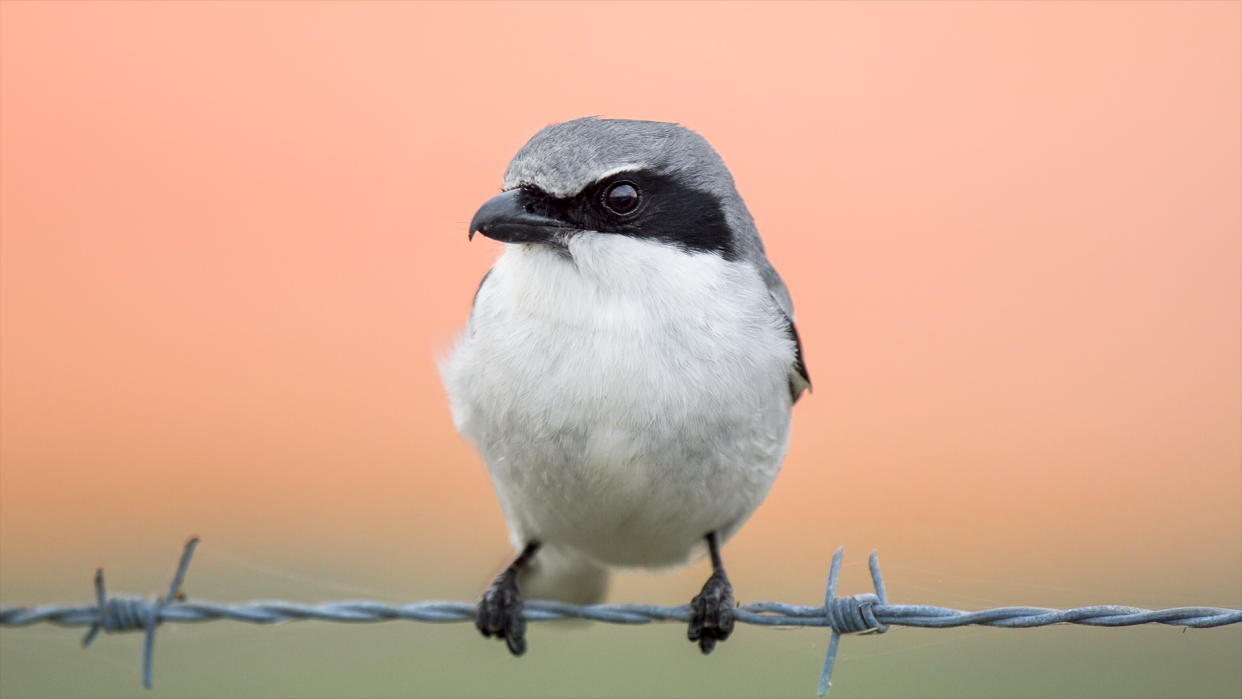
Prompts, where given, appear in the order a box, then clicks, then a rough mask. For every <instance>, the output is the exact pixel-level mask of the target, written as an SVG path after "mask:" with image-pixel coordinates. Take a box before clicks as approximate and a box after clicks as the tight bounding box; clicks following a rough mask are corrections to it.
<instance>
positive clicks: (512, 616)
mask: <svg viewBox="0 0 1242 699" xmlns="http://www.w3.org/2000/svg"><path fill="white" fill-rule="evenodd" d="M474 625H475V626H476V627H477V628H478V629H479V631H480V632H481V633H482V634H483V635H484V636H485V637H488V638H491V637H492V636H495V637H496V638H498V639H504V641H505V645H506V646H508V647H509V652H510V653H512V654H514V655H521V654H523V653H525V652H526V618H525V617H524V616H522V595H521V593H520V592H518V586H517V573H516V571H513V570H506V571H505V572H503V573H501V574H500V575H499V576H497V577H496V580H495V581H493V582H492V584H491V587H488V588H487V590H486V591H485V592H484V593H483V596H482V597H481V598H480V599H479V607H478V610H477V611H476V612H475V615H474Z"/></svg>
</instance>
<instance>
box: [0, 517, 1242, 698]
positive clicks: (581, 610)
mask: <svg viewBox="0 0 1242 699" xmlns="http://www.w3.org/2000/svg"><path fill="white" fill-rule="evenodd" d="M197 546H198V539H197V538H191V539H190V540H189V541H187V542H186V544H185V549H184V550H183V551H182V554H181V560H180V562H179V563H178V564H177V570H176V573H175V574H174V575H173V579H172V583H171V584H170V585H169V587H168V594H167V595H165V596H163V597H156V598H154V599H144V598H142V597H138V596H135V595H112V596H108V594H107V590H106V588H105V586H104V578H103V569H98V570H96V571H95V603H94V604H79V605H67V604H45V605H38V606H34V607H19V606H3V607H0V626H29V625H31V624H38V623H48V624H56V625H58V626H89V627H90V629H89V630H88V631H87V632H86V636H85V637H83V639H82V645H83V646H89V645H90V644H91V642H92V641H94V640H95V637H96V636H98V635H99V632H100V631H104V632H106V633H115V632H124V631H138V630H141V631H142V632H143V634H144V637H143V644H142V684H143V686H144V687H146V688H147V689H150V688H151V686H152V681H153V674H154V668H153V663H154V649H155V629H156V627H158V626H159V625H160V624H161V623H164V622H204V621H213V620H217V619H228V620H232V621H241V622H246V623H250V624H274V623H278V622H282V621H303V620H316V621H332V622H345V623H376V622H382V621H397V620H401V621H421V622H429V623H453V622H463V621H474V615H475V606H476V605H475V604H474V603H472V602H440V601H429V602H413V603H410V604H388V603H385V602H375V601H371V600H347V601H342V602H324V603H321V604H299V603H296V602H285V601H281V600H258V601H253V602H245V603H242V604H221V603H218V602H210V601H206V600H190V599H186V598H185V596H184V595H182V594H181V585H182V583H183V582H184V581H185V575H186V571H187V569H188V568H189V565H190V559H191V558H192V557H193V556H194V550H195V548H196V547H197ZM844 553H845V550H844V548H838V549H837V550H836V553H834V554H833V556H832V565H831V566H830V568H829V571H828V590H827V592H826V594H825V596H824V604H823V605H819V606H803V605H796V604H786V603H783V602H755V603H752V604H747V605H742V606H739V607H737V608H735V609H734V610H733V613H734V616H735V618H736V620H737V621H738V622H741V623H743V624H753V625H756V626H787V627H788V626H806V627H822V628H828V629H831V630H832V636H831V638H830V639H829V642H828V653H827V656H826V657H825V658H824V666H823V669H822V671H821V672H820V679H819V687H818V689H819V695H820V696H823V695H824V694H825V693H826V692H827V691H828V687H829V686H831V684H832V683H831V678H832V668H833V665H834V664H835V662H836V656H837V648H838V646H839V644H840V640H841V635H842V634H847V633H884V632H885V631H887V630H888V628H889V627H890V626H914V627H921V628H937V629H943V628H950V627H954V626H971V625H979V626H998V627H1004V628H1031V627H1035V626H1048V625H1051V624H1080V625H1085V626H1135V625H1138V624H1167V625H1170V626H1181V627H1183V628H1211V627H1216V626H1226V625H1229V624H1238V623H1242V609H1228V608H1222V607H1175V608H1172V609H1157V610H1152V609H1142V608H1139V607H1125V606H1119V605H1095V606H1090V607H1078V608H1075V609H1048V608H1044V607H999V608H996V609H984V610H980V611H976V612H967V611H962V610H959V609H950V608H947V607H937V606H932V605H925V604H889V602H888V594H887V591H886V589H885V587H884V579H883V576H882V575H881V574H880V563H879V558H878V556H877V554H876V552H874V551H873V552H871V555H870V557H869V559H868V566H869V568H870V571H871V582H872V584H873V585H874V587H875V592H874V593H864V594H859V595H852V596H849V597H839V596H837V582H838V580H839V578H840V575H841V561H842V558H843V556H844ZM525 618H526V620H527V621H532V622H533V621H553V620H558V619H587V620H590V621H599V622H604V623H609V624H647V623H651V622H655V621H681V622H686V621H689V619H690V606H689V605H680V606H676V607H660V606H655V605H650V604H591V605H576V604H569V603H566V602H554V601H547V600H530V601H528V602H526V605H525Z"/></svg>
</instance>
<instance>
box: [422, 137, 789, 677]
mask: <svg viewBox="0 0 1242 699" xmlns="http://www.w3.org/2000/svg"><path fill="white" fill-rule="evenodd" d="M476 232H478V233H482V234H483V235H485V236H487V237H489V238H492V239H494V240H498V241H500V242H502V243H505V244H506V245H505V249H504V254H502V255H501V256H500V258H499V259H498V260H497V261H496V264H495V265H494V266H493V267H492V269H491V270H490V271H489V272H488V273H487V275H486V276H484V277H483V281H482V282H481V283H480V284H479V289H478V291H477V292H475V297H474V307H473V309H472V310H471V313H470V319H469V321H468V323H467V325H466V330H465V333H464V334H463V336H462V337H461V338H460V339H459V340H458V342H457V345H456V347H455V348H454V350H453V352H452V354H451V356H450V357H449V358H448V359H447V360H446V361H445V362H444V363H443V366H442V372H443V378H444V383H445V386H446V388H447V389H448V395H449V399H450V401H451V404H452V411H453V421H454V423H455V425H456V427H457V430H458V431H459V432H460V433H461V434H462V435H463V436H465V437H466V438H467V439H468V440H470V441H471V442H472V443H473V444H474V445H475V446H476V447H477V448H478V450H479V452H480V453H481V455H482V456H483V459H484V460H485V461H486V462H487V467H488V470H489V471H490V472H491V477H492V483H493V484H494V486H495V488H496V494H497V495H498V496H499V498H500V506H501V509H503V511H504V516H505V520H506V521H507V522H508V525H509V531H510V534H511V537H512V540H513V544H514V546H515V548H516V549H517V550H518V551H519V553H518V555H517V557H516V558H515V559H514V560H513V562H512V563H511V564H510V565H509V567H508V568H506V569H505V570H504V572H502V573H501V574H500V575H499V576H498V577H497V578H496V580H495V581H494V582H493V583H492V584H491V586H490V587H489V588H488V589H487V591H486V592H484V593H483V597H482V599H480V601H479V606H478V611H477V614H476V620H475V623H476V625H477V626H478V628H479V630H480V631H482V632H483V635H484V636H496V637H498V638H503V639H504V641H505V643H506V644H507V645H508V647H509V650H510V651H511V652H512V653H513V654H514V655H521V654H522V653H523V652H524V651H525V650H526V640H525V631H526V624H525V621H524V619H523V617H522V593H525V594H526V595H527V596H530V597H534V598H544V597H548V598H556V599H561V600H566V601H570V602H577V603H582V604H588V603H594V602H598V601H599V600H601V599H602V598H603V594H604V588H605V586H606V583H607V576H608V572H607V571H608V569H609V568H612V567H634V566H642V567H665V566H671V565H676V564H678V563H683V562H685V561H686V560H687V559H688V558H689V557H690V555H691V554H692V553H694V552H695V551H696V550H697V549H698V546H699V544H700V543H702V542H705V543H706V545H707V550H708V552H709V554H710V556H711V562H712V575H711V577H710V578H708V580H707V583H706V584H704V585H703V589H702V591H701V592H700V593H699V595H698V596H696V597H695V598H694V600H693V601H692V602H691V618H690V630H689V638H690V640H691V641H697V642H698V644H699V648H700V649H701V650H702V651H703V652H704V653H709V652H711V650H712V648H713V647H715V645H716V642H717V641H723V640H724V639H726V638H728V636H729V634H730V632H731V631H732V630H733V589H732V586H731V585H730V584H729V579H728V577H727V576H726V575H725V569H724V565H723V564H722V562H721V558H720V546H721V544H722V543H723V542H724V541H725V540H726V539H728V538H729V537H730V536H731V535H732V534H733V533H734V532H735V531H737V529H738V528H739V527H740V526H741V525H742V523H743V522H744V521H746V518H747V517H749V516H750V514H751V513H752V512H753V511H754V510H755V508H756V507H758V506H759V503H760V502H761V501H762V500H763V498H764V496H766V495H767V492H768V489H769V488H771V486H772V482H773V480H774V479H775V478H776V474H777V471H779V470H780V466H781V460H782V459H783V458H784V456H785V449H786V447H787V446H788V444H789V415H790V408H791V407H792V406H793V404H794V403H795V402H796V401H797V400H798V397H799V396H800V395H801V394H802V391H803V390H805V389H807V388H809V387H810V378H809V376H808V375H807V371H806V365H805V363H804V362H803V359H802V350H801V346H800V343H799V341H798V333H797V331H796V330H795V329H794V324H793V306H792V303H791V301H790V298H789V292H788V291H787V290H786V289H785V284H784V283H783V282H782V281H781V278H780V276H779V275H778V274H777V273H776V270H775V269H773V268H772V265H771V263H770V262H768V259H767V256H766V255H765V254H764V250H763V243H762V242H760V240H759V234H758V232H757V231H756V230H755V224H754V221H753V220H752V219H751V217H750V213H749V212H748V211H747V210H746V205H745V204H744V203H743V202H742V198H741V196H739V195H738V193H737V189H736V188H735V187H734V184H733V178H732V176H731V175H730V174H729V170H728V169H727V168H726V167H725V164H724V162H723V161H722V160H721V159H720V156H719V155H717V154H716V151H714V150H713V149H712V147H711V146H710V145H708V143H707V141H706V140H704V139H703V137H702V136H700V135H698V134H697V133H695V132H693V131H691V130H689V129H687V128H684V127H682V126H678V125H676V124H665V123H660V122H649V121H625V120H611V119H609V120H605V119H595V118H587V119H578V120H575V121H570V122H566V123H563V124H555V125H553V126H549V127H547V128H545V129H543V130H542V131H540V132H539V133H537V134H535V136H534V137H533V138H532V139H531V140H530V141H529V142H528V143H527V144H526V145H525V146H523V147H522V149H521V150H520V151H518V154H517V155H516V156H514V158H513V161H512V162H511V163H509V169H508V171H507V172H506V173H505V179H504V188H503V190H502V194H500V195H499V196H496V197H494V198H492V199H491V200H489V201H488V202H487V203H485V204H483V207H482V208H480V209H479V211H478V213H476V214H475V215H474V219H473V220H472V221H471V222H470V231H469V234H470V237H471V238H473V236H474V234H475V233H476ZM519 589H520V590H521V592H519Z"/></svg>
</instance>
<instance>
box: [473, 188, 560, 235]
mask: <svg viewBox="0 0 1242 699" xmlns="http://www.w3.org/2000/svg"><path fill="white" fill-rule="evenodd" d="M523 194H524V193H523V192H522V190H520V189H511V190H509V191H507V192H504V193H503V194H500V195H498V196H495V197H492V198H491V199H488V200H487V203H485V204H484V205H483V206H482V207H480V208H479V211H478V213H476V214H475V215H474V218H473V219H471V221H470V231H469V233H470V239H471V240H473V239H474V234H475V233H476V232H477V233H482V234H483V235H485V236H487V237H488V238H491V239H492V240H499V241H500V242H502V243H556V244H559V242H560V241H558V240H557V239H556V236H557V234H560V233H567V232H569V231H571V230H573V228H572V227H570V226H568V225H566V224H565V222H564V221H558V220H557V219H554V218H548V217H547V216H541V215H540V214H536V213H532V212H531V211H529V210H527V208H526V205H525V204H524V203H523V202H522V196H523Z"/></svg>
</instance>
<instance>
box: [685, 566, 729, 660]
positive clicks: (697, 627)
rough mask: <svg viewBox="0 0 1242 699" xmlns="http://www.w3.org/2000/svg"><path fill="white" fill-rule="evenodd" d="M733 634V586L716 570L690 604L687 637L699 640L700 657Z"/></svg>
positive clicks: (721, 571)
mask: <svg viewBox="0 0 1242 699" xmlns="http://www.w3.org/2000/svg"><path fill="white" fill-rule="evenodd" d="M731 633H733V586H732V585H730V584H729V579H728V578H727V577H725V574H724V571H723V570H719V571H716V572H715V573H712V576H711V577H710V578H708V579H707V582H706V583H704V584H703V591H702V592H700V593H699V594H698V596H696V597H695V598H694V599H693V600H691V601H690V629H689V631H688V632H687V633H686V637H687V638H689V639H690V640H691V641H692V642H693V641H698V643H699V650H701V651H703V655H707V654H708V653H710V652H712V649H713V648H715V647H716V642H717V641H723V640H725V639H726V638H728V637H729V634H731Z"/></svg>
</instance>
